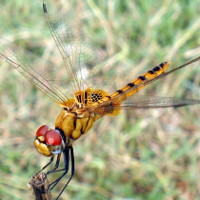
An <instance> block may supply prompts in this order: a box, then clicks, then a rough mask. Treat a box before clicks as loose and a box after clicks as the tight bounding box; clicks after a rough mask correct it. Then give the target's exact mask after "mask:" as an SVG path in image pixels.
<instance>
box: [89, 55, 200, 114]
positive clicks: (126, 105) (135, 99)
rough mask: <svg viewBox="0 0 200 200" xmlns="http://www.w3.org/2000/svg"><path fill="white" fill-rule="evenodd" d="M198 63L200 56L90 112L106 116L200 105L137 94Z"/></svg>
mask: <svg viewBox="0 0 200 200" xmlns="http://www.w3.org/2000/svg"><path fill="white" fill-rule="evenodd" d="M198 61H200V56H199V57H197V58H194V59H192V60H190V61H188V62H186V63H185V64H183V65H180V66H178V67H176V68H174V69H172V70H170V71H168V72H164V73H162V74H161V75H159V76H157V77H155V78H153V79H150V80H149V79H148V78H146V79H145V80H144V81H142V82H141V83H139V84H137V85H135V86H133V87H131V88H130V89H129V90H126V91H125V92H122V93H120V94H119V95H117V96H116V97H114V98H111V99H110V100H108V101H105V102H102V103H97V104H94V106H91V108H90V110H91V111H92V112H94V113H97V114H101V115H105V114H112V112H113V111H114V110H126V109H137V108H140V109H141V108H145V109H147V108H165V107H180V106H186V105H194V104H200V100H196V99H176V98H173V97H154V96H152V97H145V96H141V95H138V94H135V93H137V92H138V91H139V90H141V89H142V88H144V87H145V86H147V85H149V84H150V83H152V82H154V81H156V80H158V79H161V78H163V77H165V76H167V75H169V74H171V73H173V72H175V71H177V70H180V69H182V68H184V67H186V66H188V65H191V64H193V63H195V62H198ZM130 93H131V94H134V96H131V97H129V96H130V95H129V94H130Z"/></svg>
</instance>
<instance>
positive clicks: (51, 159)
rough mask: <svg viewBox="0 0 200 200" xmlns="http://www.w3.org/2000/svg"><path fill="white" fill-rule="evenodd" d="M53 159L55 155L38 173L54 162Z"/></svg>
mask: <svg viewBox="0 0 200 200" xmlns="http://www.w3.org/2000/svg"><path fill="white" fill-rule="evenodd" d="M53 160H54V156H52V157H51V159H50V161H49V162H48V163H47V164H46V165H45V166H44V167H43V168H42V169H41V170H40V171H39V172H37V174H39V173H40V172H42V171H43V170H44V169H46V168H47V167H48V166H49V165H50V164H51V163H52V162H53Z"/></svg>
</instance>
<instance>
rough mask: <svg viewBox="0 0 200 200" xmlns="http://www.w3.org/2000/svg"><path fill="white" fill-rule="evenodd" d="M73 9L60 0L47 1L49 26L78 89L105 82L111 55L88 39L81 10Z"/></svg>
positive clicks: (44, 7)
mask: <svg viewBox="0 0 200 200" xmlns="http://www.w3.org/2000/svg"><path fill="white" fill-rule="evenodd" d="M69 9H70V8H67V9H66V8H65V7H64V6H63V5H62V4H61V2H60V1H58V2H57V1H51V0H44V2H43V11H44V15H45V19H46V22H47V25H48V27H49V29H50V32H51V35H52V37H53V39H54V41H55V44H56V46H57V48H58V50H59V52H60V54H61V56H62V58H63V61H64V64H65V67H66V70H67V73H68V76H69V78H70V81H71V83H72V85H73V86H75V90H76V91H78V90H84V89H86V88H87V87H96V86H97V87H99V85H101V84H102V81H103V80H102V79H103V76H102V73H105V72H106V70H108V68H109V67H108V64H105V63H106V62H105V61H106V59H107V57H108V56H107V54H106V52H105V51H103V50H99V49H98V48H95V45H94V44H92V43H91V40H89V39H88V36H87V34H86V33H85V31H84V30H83V28H82V19H81V18H79V17H78V14H79V13H75V12H74V10H73V12H70V11H69ZM74 13H75V14H77V16H75V14H74ZM79 16H81V15H80V14H79ZM101 77H102V78H101Z"/></svg>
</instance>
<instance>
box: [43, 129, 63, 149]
mask: <svg viewBox="0 0 200 200" xmlns="http://www.w3.org/2000/svg"><path fill="white" fill-rule="evenodd" d="M44 137H45V141H46V143H47V144H48V145H52V146H60V145H61V144H62V138H61V135H60V133H59V132H58V131H57V130H50V131H47V132H46V134H45V136H44Z"/></svg>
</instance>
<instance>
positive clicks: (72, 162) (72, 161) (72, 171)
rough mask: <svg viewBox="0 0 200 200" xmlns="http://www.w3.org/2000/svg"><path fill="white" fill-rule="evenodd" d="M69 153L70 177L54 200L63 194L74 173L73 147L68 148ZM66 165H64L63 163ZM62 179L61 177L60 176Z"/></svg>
mask: <svg viewBox="0 0 200 200" xmlns="http://www.w3.org/2000/svg"><path fill="white" fill-rule="evenodd" d="M69 148H70V151H71V175H70V177H69V179H68V181H67V183H66V184H65V186H64V187H63V189H62V190H61V192H60V194H59V195H58V196H57V198H56V200H58V198H59V197H60V195H61V194H62V193H63V191H64V190H65V188H66V187H67V186H68V184H69V182H70V181H71V180H72V177H73V175H74V171H75V162H74V151H73V147H72V146H71V147H69ZM65 164H66V163H65ZM62 177H63V176H62Z"/></svg>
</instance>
